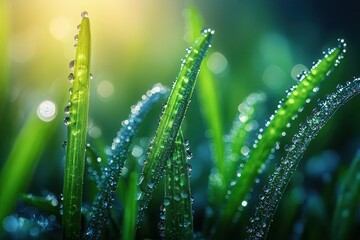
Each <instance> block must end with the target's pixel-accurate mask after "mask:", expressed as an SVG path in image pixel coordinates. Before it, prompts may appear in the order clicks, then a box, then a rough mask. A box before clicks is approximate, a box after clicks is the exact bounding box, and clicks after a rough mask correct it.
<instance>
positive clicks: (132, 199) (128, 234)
mask: <svg viewBox="0 0 360 240" xmlns="http://www.w3.org/2000/svg"><path fill="white" fill-rule="evenodd" d="M138 179H139V176H138V173H137V172H136V171H133V172H132V173H131V174H130V177H129V180H128V186H127V191H126V196H125V202H124V206H125V208H124V216H123V228H122V239H129V240H130V239H135V236H136V215H137V200H136V195H137V192H138V190H137V189H138V186H137V182H138Z"/></svg>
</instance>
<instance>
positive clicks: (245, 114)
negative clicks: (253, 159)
mask: <svg viewBox="0 0 360 240" xmlns="http://www.w3.org/2000/svg"><path fill="white" fill-rule="evenodd" d="M265 100H266V96H265V94H263V93H252V94H250V95H249V96H248V97H247V98H246V99H245V101H244V102H243V103H241V104H240V105H239V107H238V109H239V113H238V115H237V116H236V118H235V120H234V122H233V125H232V127H231V130H230V133H229V136H228V137H227V140H226V142H227V145H226V157H227V159H226V160H227V165H228V167H227V174H226V176H227V182H226V185H227V186H229V185H230V181H231V180H233V179H234V178H235V174H236V170H237V169H238V167H239V166H240V164H241V163H240V161H241V159H242V157H246V156H247V155H248V154H249V151H250V149H249V148H248V147H246V145H245V142H246V140H247V139H248V137H249V132H250V131H251V130H252V128H253V127H252V120H253V118H254V113H255V107H256V105H257V104H259V103H261V102H264V101H265Z"/></svg>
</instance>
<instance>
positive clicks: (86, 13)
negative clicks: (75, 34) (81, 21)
mask: <svg viewBox="0 0 360 240" xmlns="http://www.w3.org/2000/svg"><path fill="white" fill-rule="evenodd" d="M81 17H82V18H87V17H89V14H88V12H87V11H83V12H82V13H81Z"/></svg>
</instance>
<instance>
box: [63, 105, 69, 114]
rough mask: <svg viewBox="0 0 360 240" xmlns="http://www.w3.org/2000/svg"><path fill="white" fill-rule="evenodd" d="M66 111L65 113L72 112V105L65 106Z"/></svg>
mask: <svg viewBox="0 0 360 240" xmlns="http://www.w3.org/2000/svg"><path fill="white" fill-rule="evenodd" d="M64 113H65V114H70V105H67V106H66V107H65V108H64Z"/></svg>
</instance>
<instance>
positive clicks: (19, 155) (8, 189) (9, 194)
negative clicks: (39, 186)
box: [0, 112, 56, 222]
mask: <svg viewBox="0 0 360 240" xmlns="http://www.w3.org/2000/svg"><path fill="white" fill-rule="evenodd" d="M55 122H56V121H55V120H54V121H51V122H44V121H42V120H40V119H39V117H38V116H36V114H35V113H34V112H33V113H32V114H31V115H30V116H29V118H28V119H27V120H26V122H25V124H24V126H23V127H22V129H21V131H20V133H19V135H18V136H17V138H16V140H15V142H14V144H13V147H12V149H11V151H10V154H9V156H8V158H7V159H6V161H5V164H4V166H3V168H2V171H1V173H0V206H1V207H0V222H2V220H3V219H4V218H5V217H6V215H7V214H9V213H10V212H11V210H12V209H13V208H14V207H15V203H16V200H17V199H18V197H19V196H18V194H19V193H20V192H22V191H24V190H25V189H26V186H27V183H29V182H30V180H31V177H32V174H33V171H34V169H35V166H36V164H37V162H38V159H39V157H40V154H41V152H42V151H43V150H44V148H45V147H46V143H47V142H48V140H49V137H50V136H51V133H52V132H53V129H54V128H55ZM30 143H31V144H30Z"/></svg>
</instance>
